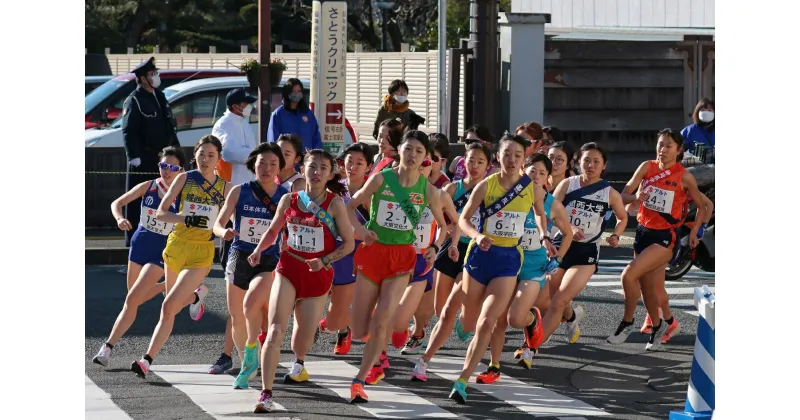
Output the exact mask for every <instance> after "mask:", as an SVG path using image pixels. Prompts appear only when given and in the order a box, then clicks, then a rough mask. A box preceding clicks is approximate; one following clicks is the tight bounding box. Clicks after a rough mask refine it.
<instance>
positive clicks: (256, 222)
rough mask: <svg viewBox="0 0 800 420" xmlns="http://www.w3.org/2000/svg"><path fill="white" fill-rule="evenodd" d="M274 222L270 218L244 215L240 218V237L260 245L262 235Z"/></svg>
mask: <svg viewBox="0 0 800 420" xmlns="http://www.w3.org/2000/svg"><path fill="white" fill-rule="evenodd" d="M271 224H272V220H270V219H259V218H257V217H244V216H242V217H241V218H240V219H239V239H241V240H242V241H244V242H247V243H249V244H254V245H258V242H259V241H260V240H261V237H262V236H264V233H265V232H266V231H267V230H268V229H269V225H271Z"/></svg>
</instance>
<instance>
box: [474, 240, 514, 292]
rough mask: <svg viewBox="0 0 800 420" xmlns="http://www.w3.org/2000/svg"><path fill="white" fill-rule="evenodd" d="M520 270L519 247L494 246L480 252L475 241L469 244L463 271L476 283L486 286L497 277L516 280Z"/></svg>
mask: <svg viewBox="0 0 800 420" xmlns="http://www.w3.org/2000/svg"><path fill="white" fill-rule="evenodd" d="M520 268H522V250H521V249H520V247H519V246H510V247H504V246H495V245H492V246H491V247H489V250H488V251H482V250H481V249H480V248H479V247H478V244H477V243H476V242H475V241H471V242H470V243H469V247H468V248H467V259H466V260H465V261H464V271H466V272H467V274H469V275H470V276H471V277H472V278H473V279H475V280H477V281H478V283H480V284H482V285H484V286H488V285H489V282H491V281H492V279H496V278H499V277H514V278H517V276H518V275H519V270H520Z"/></svg>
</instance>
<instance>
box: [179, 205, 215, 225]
mask: <svg viewBox="0 0 800 420" xmlns="http://www.w3.org/2000/svg"><path fill="white" fill-rule="evenodd" d="M183 214H184V215H186V216H206V217H208V226H207V227H205V228H197V229H204V230H211V228H213V227H214V222H216V221H217V216H219V207H218V206H212V205H210V204H200V203H192V202H189V201H184V202H183Z"/></svg>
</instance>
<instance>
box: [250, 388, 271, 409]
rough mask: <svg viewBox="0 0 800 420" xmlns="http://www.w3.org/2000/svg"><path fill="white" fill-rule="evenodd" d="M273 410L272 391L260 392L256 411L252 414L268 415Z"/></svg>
mask: <svg viewBox="0 0 800 420" xmlns="http://www.w3.org/2000/svg"><path fill="white" fill-rule="evenodd" d="M274 409H275V403H274V402H272V391H267V390H266V389H265V390H263V391H261V396H260V397H258V404H256V409H255V410H253V412H254V413H269V412H271V411H272V410H274Z"/></svg>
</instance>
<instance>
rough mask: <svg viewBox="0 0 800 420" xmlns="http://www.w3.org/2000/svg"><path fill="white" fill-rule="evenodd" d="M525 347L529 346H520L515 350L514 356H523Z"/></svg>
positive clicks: (517, 357)
mask: <svg viewBox="0 0 800 420" xmlns="http://www.w3.org/2000/svg"><path fill="white" fill-rule="evenodd" d="M525 349H527V347H525V346H523V347H520V348H518V349H516V350H514V358H515V359H519V358H520V356H522V352H524V351H525Z"/></svg>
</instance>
